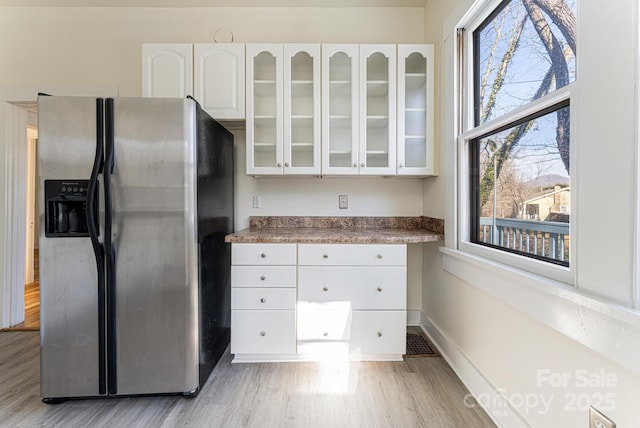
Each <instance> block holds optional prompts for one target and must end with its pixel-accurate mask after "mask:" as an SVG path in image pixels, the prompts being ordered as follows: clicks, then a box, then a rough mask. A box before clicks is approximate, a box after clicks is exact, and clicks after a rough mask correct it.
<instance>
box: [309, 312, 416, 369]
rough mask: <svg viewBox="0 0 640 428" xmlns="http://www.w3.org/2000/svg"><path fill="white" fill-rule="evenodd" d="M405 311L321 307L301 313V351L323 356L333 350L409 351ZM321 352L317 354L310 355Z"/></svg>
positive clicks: (364, 352) (358, 352)
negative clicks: (325, 308) (345, 309)
mask: <svg viewBox="0 0 640 428" xmlns="http://www.w3.org/2000/svg"><path fill="white" fill-rule="evenodd" d="M406 324H407V316H406V312H405V311H347V313H345V312H342V311H334V310H319V311H315V312H314V311H311V312H309V311H307V312H306V313H305V314H302V313H299V314H298V353H300V354H307V355H308V356H312V357H322V355H325V354H326V353H328V352H329V351H330V350H331V351H333V352H337V353H341V352H346V353H348V354H349V355H351V356H358V355H402V354H405V353H406V332H407V327H406ZM314 353H317V355H309V354H314Z"/></svg>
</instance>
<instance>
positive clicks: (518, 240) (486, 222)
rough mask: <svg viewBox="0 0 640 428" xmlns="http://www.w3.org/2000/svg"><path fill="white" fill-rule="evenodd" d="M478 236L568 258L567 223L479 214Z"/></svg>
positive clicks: (488, 242)
mask: <svg viewBox="0 0 640 428" xmlns="http://www.w3.org/2000/svg"><path fill="white" fill-rule="evenodd" d="M479 235H480V236H478V239H479V240H480V241H481V242H484V243H487V244H493V245H498V246H500V247H504V248H510V249H513V250H518V251H522V252H524V253H527V254H536V255H538V256H541V257H546V258H550V259H553V260H560V261H563V262H569V242H570V235H569V223H559V222H553V221H536V220H520V219H516V218H496V219H495V229H494V219H493V218H491V217H481V218H480V231H479Z"/></svg>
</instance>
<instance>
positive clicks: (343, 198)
mask: <svg viewBox="0 0 640 428" xmlns="http://www.w3.org/2000/svg"><path fill="white" fill-rule="evenodd" d="M338 208H340V209H341V210H346V209H347V208H349V195H338Z"/></svg>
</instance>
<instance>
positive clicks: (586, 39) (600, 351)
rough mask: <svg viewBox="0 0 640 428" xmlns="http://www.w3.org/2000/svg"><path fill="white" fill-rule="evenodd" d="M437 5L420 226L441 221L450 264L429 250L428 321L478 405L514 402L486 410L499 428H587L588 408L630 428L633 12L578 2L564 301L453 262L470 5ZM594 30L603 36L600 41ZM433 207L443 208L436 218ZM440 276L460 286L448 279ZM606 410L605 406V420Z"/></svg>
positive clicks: (639, 382) (495, 269) (636, 387)
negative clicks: (433, 161) (435, 119)
mask: <svg viewBox="0 0 640 428" xmlns="http://www.w3.org/2000/svg"><path fill="white" fill-rule="evenodd" d="M443 3H448V2H434V1H428V2H427V5H426V9H425V39H426V42H427V43H436V44H438V49H437V51H438V52H439V58H440V63H439V65H440V76H442V78H441V79H440V82H439V90H440V102H439V104H438V107H439V108H437V110H438V111H439V113H440V118H439V124H440V148H441V152H440V162H441V164H440V167H441V168H440V172H441V175H440V176H439V177H437V178H435V179H430V180H425V186H424V190H425V191H424V213H425V215H430V216H435V217H438V216H439V215H444V217H445V224H446V236H447V237H446V241H445V245H446V248H448V249H450V250H447V251H449V252H448V253H446V254H444V255H443V254H442V252H441V251H440V248H439V245H436V244H428V245H425V246H424V259H423V260H424V264H423V272H424V275H423V311H424V312H423V315H424V319H423V321H424V323H425V325H426V326H427V327H428V329H429V331H430V332H431V333H432V336H433V337H435V338H436V340H437V341H438V345H439V346H441V347H442V349H444V350H445V355H446V356H447V358H448V359H449V361H450V362H451V363H452V366H454V368H455V369H456V371H457V373H458V375H459V376H460V377H461V378H462V379H463V380H464V381H465V382H467V384H468V386H469V388H470V389H471V390H472V391H474V392H475V393H476V394H477V395H478V396H479V398H481V399H484V398H487V397H489V398H491V397H495V396H496V392H500V391H502V392H503V393H504V396H505V397H506V398H507V399H511V400H512V405H511V406H507V407H506V408H503V407H500V405H497V406H496V405H495V403H498V404H500V402H499V401H498V402H496V401H495V400H494V401H493V403H494V405H493V406H492V407H493V409H494V410H496V413H495V415H494V416H495V417H496V419H497V420H498V421H500V422H501V423H504V424H505V425H504V426H534V427H537V426H540V427H542V426H566V427H582V426H587V414H588V413H587V410H586V408H585V407H586V406H588V405H591V404H592V405H594V406H596V407H601V408H607V407H615V409H613V410H609V411H607V412H605V413H607V414H608V416H610V417H611V418H612V419H613V420H614V421H615V422H617V424H618V425H617V426H619V427H635V426H637V424H638V420H639V418H638V416H637V411H636V404H635V403H636V401H637V397H638V396H639V395H638V394H640V376H639V373H640V372H639V371H638V365H637V364H635V363H634V362H633V361H634V360H635V361H637V359H638V353H639V351H638V347H637V346H635V344H636V343H637V339H638V333H639V328H638V325H640V323H639V322H638V319H639V318H640V314H639V313H638V311H637V310H635V309H633V308H632V306H633V303H634V302H633V296H634V291H635V288H636V279H635V276H634V272H635V269H636V268H637V267H636V266H635V256H636V252H635V232H636V226H635V221H634V215H635V213H636V203H637V201H636V197H635V195H636V192H637V189H636V188H635V183H636V172H635V165H636V156H637V150H636V147H637V136H636V134H635V131H636V125H635V118H636V117H637V113H638V111H637V108H636V106H637V100H636V92H635V91H636V88H635V86H636V75H637V69H636V62H637V52H638V49H637V47H638V45H637V37H638V33H637V26H638V22H637V21H638V20H637V13H638V10H637V5H635V3H636V2H634V1H633V0H620V1H617V2H616V7H615V10H610V9H611V8H602V7H601V4H600V5H599V4H597V2H585V1H582V2H578V5H579V12H578V22H579V24H578V25H579V31H580V33H579V47H578V80H577V82H578V88H577V95H576V97H575V98H574V100H572V104H571V108H572V111H573V113H574V116H573V118H572V120H573V123H572V126H573V127H574V128H573V129H574V131H573V132H574V136H573V139H572V144H574V148H575V152H574V153H573V154H572V156H573V157H572V178H573V179H574V180H575V181H574V182H573V183H572V190H573V189H575V193H576V194H575V196H576V201H577V210H575V211H576V215H575V217H573V218H572V221H574V220H576V222H575V223H574V224H573V226H572V239H573V240H575V241H576V243H577V246H576V252H575V253H576V257H575V258H573V259H572V269H574V271H575V273H576V283H575V288H569V289H566V290H565V289H562V288H558V287H554V286H553V285H552V284H551V285H549V283H547V282H545V281H543V280H541V279H536V278H535V277H531V276H529V277H527V276H526V275H522V274H521V273H518V272H513V271H511V272H509V271H508V270H506V269H504V268H503V267H500V266H495V265H494V266H491V265H488V264H486V263H485V262H483V261H481V260H480V261H478V260H471V259H470V258H465V257H458V258H455V257H454V256H453V255H452V254H454V252H455V249H456V239H455V236H456V217H455V216H456V211H455V205H456V201H455V188H456V182H455V173H456V169H455V168H456V164H455V157H454V154H455V146H456V143H455V134H454V132H455V122H454V104H453V101H454V99H455V98H454V97H455V92H454V84H455V82H454V80H453V76H454V47H455V34H454V32H453V30H454V26H455V25H456V24H457V23H458V22H459V21H460V19H462V17H463V15H464V14H465V13H466V11H467V10H468V9H469V8H470V7H471V6H472V5H473V4H474V1H473V0H458V1H456V2H451V3H450V4H443ZM494 3H495V2H494ZM443 23H444V25H443ZM602 28H607V33H606V37H603V33H602V31H601V29H602ZM614 70H615V72H614ZM612 73H614V74H615V76H612ZM574 155H575V156H574ZM602 195H607V196H606V199H607V200H608V201H615V203H614V205H615V209H609V208H604V207H603V206H602V201H603V200H602ZM434 199H435V200H442V201H443V202H444V204H442V205H436V204H430V203H429V202H430V201H432V200H434ZM612 204H613V203H612ZM573 214H574V213H573V212H572V215H573ZM451 250H453V252H452V251H451ZM443 262H444V263H445V265H444V267H445V268H446V269H449V270H450V271H451V272H454V273H455V274H456V276H454V275H452V274H450V273H448V272H447V271H445V269H444V268H443ZM462 278H464V279H462ZM496 284H500V285H499V286H497V285H496ZM554 288H555V291H554ZM532 290H535V292H533V291H532ZM537 293H539V294H537ZM519 296H525V297H519ZM527 296H545V297H544V299H542V300H544V302H545V303H547V304H548V305H547V306H546V307H543V306H542V305H541V304H540V302H539V301H538V300H537V298H536V299H530V300H529V299H528V297H527ZM567 302H574V303H571V304H570V305H569V304H568V303H567ZM564 305H568V307H570V309H567V308H565V307H564ZM596 307H597V308H598V309H597V311H595V310H594V311H592V309H594V308H596ZM612 314H616V315H615V316H614V315H612ZM618 314H624V317H621V318H618ZM622 318H624V319H625V321H620V320H621V319H622ZM610 339H611V340H610ZM629 343H632V345H631V346H628V347H627V346H626V345H627V344H629ZM578 370H584V372H577V371H578ZM545 373H553V374H556V375H567V376H568V378H567V384H566V386H558V387H552V386H550V385H549V383H548V382H546V380H545V379H543V376H544V374H545ZM582 373H588V374H590V375H593V376H596V377H597V379H596V381H597V380H602V379H603V378H598V376H600V374H602V373H604V376H605V377H606V376H610V382H609V383H608V385H606V386H605V387H596V386H586V387H581V385H580V379H579V377H580V374H582ZM604 383H607V381H604ZM606 394H609V395H606ZM574 398H575V399H577V400H579V402H578V403H577V404H578V406H576V407H577V408H573V407H572V406H571V404H576V403H572V402H571V400H572V399H574ZM520 399H529V400H531V401H530V403H533V401H534V400H535V399H537V400H541V399H546V400H551V404H550V406H549V408H545V406H544V405H543V403H542V402H541V401H539V402H538V403H536V405H535V406H533V407H532V408H530V409H527V408H526V405H525V404H521V403H520V402H519V400H520ZM601 399H602V400H601ZM608 399H611V400H612V401H613V406H608V405H609V404H611V403H607V402H606V401H607V400H608Z"/></svg>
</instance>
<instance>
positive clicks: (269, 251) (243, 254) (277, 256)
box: [231, 244, 296, 266]
mask: <svg viewBox="0 0 640 428" xmlns="http://www.w3.org/2000/svg"><path fill="white" fill-rule="evenodd" d="M231 264H232V265H288V266H295V264H296V244H232V246H231Z"/></svg>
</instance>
